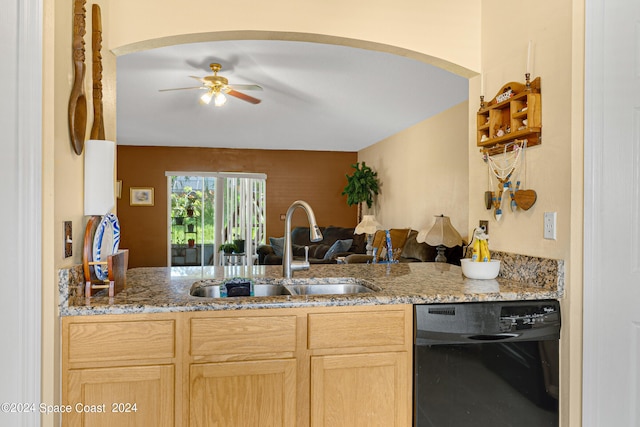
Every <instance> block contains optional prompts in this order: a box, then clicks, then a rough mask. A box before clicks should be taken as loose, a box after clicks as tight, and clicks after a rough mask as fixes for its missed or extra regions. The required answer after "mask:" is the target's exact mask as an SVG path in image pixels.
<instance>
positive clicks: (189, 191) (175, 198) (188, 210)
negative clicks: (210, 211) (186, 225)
mask: <svg viewBox="0 0 640 427" xmlns="http://www.w3.org/2000/svg"><path fill="white" fill-rule="evenodd" d="M201 207H202V191H194V190H193V188H192V187H189V186H185V187H184V188H183V191H182V192H181V193H171V210H172V213H173V217H174V218H175V221H176V224H178V225H182V224H183V220H182V218H184V217H185V216H189V217H198V216H200V208H201Z"/></svg>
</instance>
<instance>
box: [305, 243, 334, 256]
mask: <svg viewBox="0 0 640 427" xmlns="http://www.w3.org/2000/svg"><path fill="white" fill-rule="evenodd" d="M330 248H331V245H325V244H324V243H316V244H314V245H311V246H309V258H318V259H324V255H325V254H326V253H327V251H328V250H329V249H330Z"/></svg>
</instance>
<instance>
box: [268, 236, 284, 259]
mask: <svg viewBox="0 0 640 427" xmlns="http://www.w3.org/2000/svg"><path fill="white" fill-rule="evenodd" d="M269 243H270V244H271V247H272V248H273V253H275V254H276V256H283V254H284V237H269Z"/></svg>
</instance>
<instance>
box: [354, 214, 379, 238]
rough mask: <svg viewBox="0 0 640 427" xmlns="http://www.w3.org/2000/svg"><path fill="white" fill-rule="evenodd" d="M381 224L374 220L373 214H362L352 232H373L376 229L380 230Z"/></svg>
mask: <svg viewBox="0 0 640 427" xmlns="http://www.w3.org/2000/svg"><path fill="white" fill-rule="evenodd" d="M381 229H382V225H381V224H380V223H379V222H378V221H376V218H375V217H374V216H373V215H364V216H363V217H362V221H360V224H358V225H357V226H356V229H355V231H354V234H363V233H364V234H374V233H375V232H376V231H378V230H381Z"/></svg>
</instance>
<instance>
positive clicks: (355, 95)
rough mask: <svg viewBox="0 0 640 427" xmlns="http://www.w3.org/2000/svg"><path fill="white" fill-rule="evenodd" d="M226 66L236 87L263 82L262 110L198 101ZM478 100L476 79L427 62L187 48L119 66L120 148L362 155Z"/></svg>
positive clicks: (271, 48) (267, 48) (325, 48)
mask: <svg viewBox="0 0 640 427" xmlns="http://www.w3.org/2000/svg"><path fill="white" fill-rule="evenodd" d="M211 62H218V63H220V64H221V65H222V71H221V72H220V73H219V75H222V76H224V77H226V78H227V79H229V83H230V84H234V83H235V84H258V85H260V86H262V88H263V89H264V90H263V91H246V92H245V93H246V94H248V95H251V96H254V97H256V98H259V99H261V100H262V102H261V103H260V104H257V105H253V104H250V103H247V102H244V101H242V100H240V99H237V98H234V97H230V96H229V97H228V101H227V103H226V104H225V105H224V106H222V107H215V106H214V105H213V103H211V104H209V105H206V106H203V105H200V103H199V102H198V98H199V96H200V95H202V93H203V92H202V91H200V90H184V91H171V92H159V89H169V88H180V87H193V86H198V84H199V83H198V81H196V80H194V79H192V78H190V77H189V76H190V75H194V76H201V77H202V76H205V75H208V74H212V73H211V70H210V69H209V64H210V63H211ZM467 98H468V80H467V79H466V78H464V77H461V76H458V75H456V74H453V73H451V72H448V71H445V70H442V69H440V68H438V67H435V66H432V65H429V64H427V63H424V62H421V61H417V60H414V59H409V58H406V57H403V56H399V55H392V54H389V53H382V52H377V51H371V50H364V49H359V48H353V47H346V46H339V45H328V44H319V43H309V42H297V41H276V40H240V41H215V42H201V43H191V44H182V45H175V46H168V47H162V48H157V49H151V50H146V51H142V52H136V53H131V54H127V55H123V56H120V57H118V59H117V107H116V110H117V142H118V144H120V145H163V146H185V147H227V148H263V149H303V150H331V151H358V150H360V149H362V148H365V147H367V146H369V145H371V144H375V143H376V142H378V141H381V140H383V139H384V138H387V137H389V136H391V135H394V134H396V133H398V132H400V131H401V130H403V129H406V128H408V127H410V126H412V125H414V124H416V123H418V122H421V121H422V120H425V119H427V118H429V117H431V116H433V115H435V114H438V113H439V112H441V111H444V110H446V109H448V108H450V107H453V106H455V105H457V104H459V103H460V102H463V101H465V100H466V99H467Z"/></svg>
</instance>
